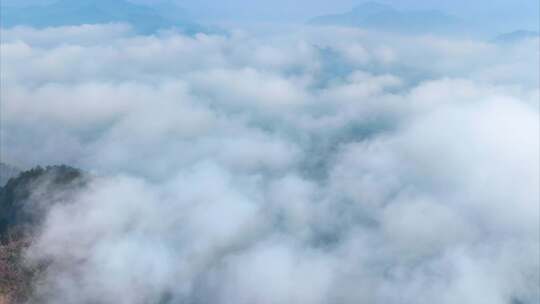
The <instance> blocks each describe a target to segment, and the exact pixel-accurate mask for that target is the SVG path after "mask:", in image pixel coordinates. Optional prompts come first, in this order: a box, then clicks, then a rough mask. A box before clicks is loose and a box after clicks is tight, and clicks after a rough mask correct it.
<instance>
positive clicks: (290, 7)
mask: <svg viewBox="0 0 540 304" xmlns="http://www.w3.org/2000/svg"><path fill="white" fill-rule="evenodd" d="M167 1H168V2H176V3H178V4H179V5H180V6H182V7H185V8H186V9H187V10H189V11H190V12H193V13H194V14H195V15H196V16H197V17H198V18H210V19H227V20H237V21H245V20H248V21H249V20H253V19H257V20H261V19H262V20H268V21H275V20H280V21H295V20H304V19H306V18H309V17H312V16H315V15H319V14H326V13H338V12H343V11H347V10H349V9H350V8H352V7H354V6H355V5H358V4H361V3H363V2H364V1H360V0H334V1H327V0H296V1H288V0H273V1H248V0H221V1H215V0H197V1H193V0H191V1H185V0H184V1H175V0H132V2H137V3H146V4H153V3H162V2H167ZM50 2H54V1H52V0H25V1H21V0H3V3H4V4H6V5H17V6H22V5H29V4H42V3H50ZM379 2H381V3H387V4H391V5H393V6H395V7H396V8H401V9H440V10H444V11H446V12H448V13H452V14H455V15H458V16H462V17H464V18H468V19H476V20H486V19H491V20H499V21H500V22H512V23H516V25H522V27H525V26H527V27H537V25H538V14H539V2H538V1H537V0H514V1H508V0H491V1H485V0H480V1H468V0H454V1H449V0H446V1H432V0H382V1H379Z"/></svg>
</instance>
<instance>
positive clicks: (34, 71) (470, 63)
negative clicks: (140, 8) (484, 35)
mask: <svg viewBox="0 0 540 304" xmlns="http://www.w3.org/2000/svg"><path fill="white" fill-rule="evenodd" d="M1 54H2V56H1V64H2V73H1V99H2V108H1V110H2V111H1V115H2V128H1V130H0V132H1V134H0V135H1V138H2V145H1V153H2V157H3V161H5V162H8V163H11V164H17V165H19V166H23V167H25V166H26V167H29V166H33V165H38V164H41V165H44V164H54V163H67V164H69V165H73V166H77V167H80V168H83V169H84V170H87V171H89V172H91V173H92V174H93V175H95V176H96V178H94V180H93V181H92V182H91V183H90V184H89V186H88V187H87V188H85V189H83V190H80V191H78V192H77V193H76V195H75V197H76V198H75V199H74V201H72V202H70V203H69V204H61V205H55V206H54V207H53V208H51V209H50V210H49V211H48V216H47V220H46V222H45V225H44V228H43V230H42V231H41V233H40V234H39V236H38V237H37V240H36V241H35V242H34V245H33V246H32V247H31V248H30V249H29V251H28V253H27V256H28V261H29V263H33V262H40V261H47V263H48V264H49V267H48V268H47V272H46V273H45V276H44V277H43V278H42V280H41V281H40V284H39V285H38V288H37V290H36V299H35V300H34V302H35V303H59V304H63V303H66V304H67V303H118V304H146V303H156V304H165V303H173V304H176V303H186V304H207V303H215V304H225V303H237V304H253V303H256V304H279V303H281V304H285V303H291V304H292V303H295V304H327V303H328V304H330V303H343V304H352V303H381V304H398V303H399V304H408V303H418V304H424V303H425V304H433V303H440V304H456V303H460V304H467V303H470V304H533V303H537V301H538V299H539V297H540V289H539V287H540V273H539V272H540V261H539V258H538V257H539V255H540V243H539V238H540V230H539V229H540V227H539V225H540V210H539V198H540V193H539V183H540V178H539V168H540V164H539V153H540V148H539V140H538V138H539V128H540V124H539V123H540V121H539V98H540V94H539V71H538V66H539V41H538V39H529V40H523V41H519V42H516V43H499V44H497V43H493V42H489V41H482V40H479V39H468V38H456V37H440V36H438V37H435V36H430V35H415V36H411V35H407V36H405V35H397V34H389V33H377V32H370V31H363V30H360V29H344V28H309V27H306V28H294V29H291V30H290V31H287V32H283V31H282V32H281V33H275V32H264V33H256V32H250V31H241V30H238V31H232V32H231V33H228V34H223V35H206V34H198V35H194V36H184V35H182V34H179V33H177V32H174V31H162V32H160V33H157V34H155V35H151V36H140V35H137V34H135V33H134V32H133V31H132V30H131V29H130V28H129V27H128V26H125V25H121V24H109V25H86V26H78V27H62V28H48V29H42V30H36V29H32V28H25V27H19V28H14V29H4V30H2V35H1Z"/></svg>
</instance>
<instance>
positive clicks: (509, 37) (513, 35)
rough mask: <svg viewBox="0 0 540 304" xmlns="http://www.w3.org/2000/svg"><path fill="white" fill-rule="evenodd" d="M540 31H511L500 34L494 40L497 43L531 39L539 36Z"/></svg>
mask: <svg viewBox="0 0 540 304" xmlns="http://www.w3.org/2000/svg"><path fill="white" fill-rule="evenodd" d="M539 37H540V33H539V32H535V31H526V30H517V31H513V32H509V33H504V34H500V35H498V36H497V37H495V39H493V42H496V43H512V42H518V41H521V40H525V39H531V38H539Z"/></svg>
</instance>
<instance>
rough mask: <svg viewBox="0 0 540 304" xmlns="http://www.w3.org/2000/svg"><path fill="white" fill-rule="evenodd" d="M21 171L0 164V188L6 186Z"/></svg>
mask: <svg viewBox="0 0 540 304" xmlns="http://www.w3.org/2000/svg"><path fill="white" fill-rule="evenodd" d="M19 173H20V170H19V169H17V168H15V167H13V166H10V165H8V164H4V163H1V162H0V187H2V186H4V185H5V184H6V183H7V182H8V180H9V179H10V178H12V177H16V176H17V175H18V174H19Z"/></svg>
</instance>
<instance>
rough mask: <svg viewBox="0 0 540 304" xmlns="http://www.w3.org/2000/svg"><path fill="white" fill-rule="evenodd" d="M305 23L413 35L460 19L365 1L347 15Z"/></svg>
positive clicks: (322, 17)
mask: <svg viewBox="0 0 540 304" xmlns="http://www.w3.org/2000/svg"><path fill="white" fill-rule="evenodd" d="M308 23H309V24H311V25H337V26H353V27H365V28H374V29H381V30H398V31H413V32H416V31H430V30H443V29H446V28H451V27H453V26H457V25H458V24H459V23H460V20H459V19H458V18H456V17H453V16H451V15H448V14H446V13H444V12H441V11H438V10H415V11H401V10H397V9H395V8H393V7H392V6H390V5H386V4H381V3H378V2H367V3H364V4H362V5H359V6H357V7H355V8H353V9H352V10H351V11H349V12H346V13H343V14H333V15H323V16H318V17H315V18H313V19H311V20H309V21H308Z"/></svg>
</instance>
